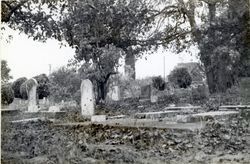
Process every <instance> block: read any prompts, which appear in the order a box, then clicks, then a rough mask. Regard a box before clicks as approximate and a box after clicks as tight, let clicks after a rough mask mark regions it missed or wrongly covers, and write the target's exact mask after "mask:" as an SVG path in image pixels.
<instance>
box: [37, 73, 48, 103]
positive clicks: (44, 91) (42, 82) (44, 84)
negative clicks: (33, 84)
mask: <svg viewBox="0 0 250 164" xmlns="http://www.w3.org/2000/svg"><path fill="white" fill-rule="evenodd" d="M34 79H36V81H37V83H38V86H37V95H38V98H39V99H43V98H44V97H48V96H49V94H50V92H49V78H48V77H47V76H46V75H45V74H40V75H38V76H35V77H34Z"/></svg>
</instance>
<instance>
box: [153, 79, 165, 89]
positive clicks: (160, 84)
mask: <svg viewBox="0 0 250 164" xmlns="http://www.w3.org/2000/svg"><path fill="white" fill-rule="evenodd" d="M152 82H153V84H152V85H153V87H154V88H156V89H157V90H159V91H163V90H164V89H165V81H164V80H163V79H162V77H161V76H157V77H153V78H152Z"/></svg>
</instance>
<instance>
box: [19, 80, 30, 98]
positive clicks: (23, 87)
mask: <svg viewBox="0 0 250 164" xmlns="http://www.w3.org/2000/svg"><path fill="white" fill-rule="evenodd" d="M20 95H21V98H22V99H24V100H27V99H28V93H27V89H26V81H25V82H24V83H23V84H21V86H20Z"/></svg>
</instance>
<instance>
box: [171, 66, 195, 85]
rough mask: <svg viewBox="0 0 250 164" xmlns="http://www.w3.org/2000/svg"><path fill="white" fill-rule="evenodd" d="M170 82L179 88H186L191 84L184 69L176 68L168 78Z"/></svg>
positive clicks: (189, 77) (188, 75) (190, 79)
mask: <svg viewBox="0 0 250 164" xmlns="http://www.w3.org/2000/svg"><path fill="white" fill-rule="evenodd" d="M168 79H169V81H170V82H172V83H174V84H175V85H177V86H179V87H180V88H187V87H188V86H190V85H191V83H192V78H191V76H190V74H189V73H188V71H187V69H186V68H176V69H174V70H173V71H172V72H171V73H170V75H169V76H168Z"/></svg>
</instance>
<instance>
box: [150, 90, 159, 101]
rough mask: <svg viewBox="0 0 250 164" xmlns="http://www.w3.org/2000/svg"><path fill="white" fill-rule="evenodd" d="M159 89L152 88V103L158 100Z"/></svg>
mask: <svg viewBox="0 0 250 164" xmlns="http://www.w3.org/2000/svg"><path fill="white" fill-rule="evenodd" d="M157 93H158V91H157V90H156V89H155V88H151V94H150V101H151V103H156V102H158V95H157Z"/></svg>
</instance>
